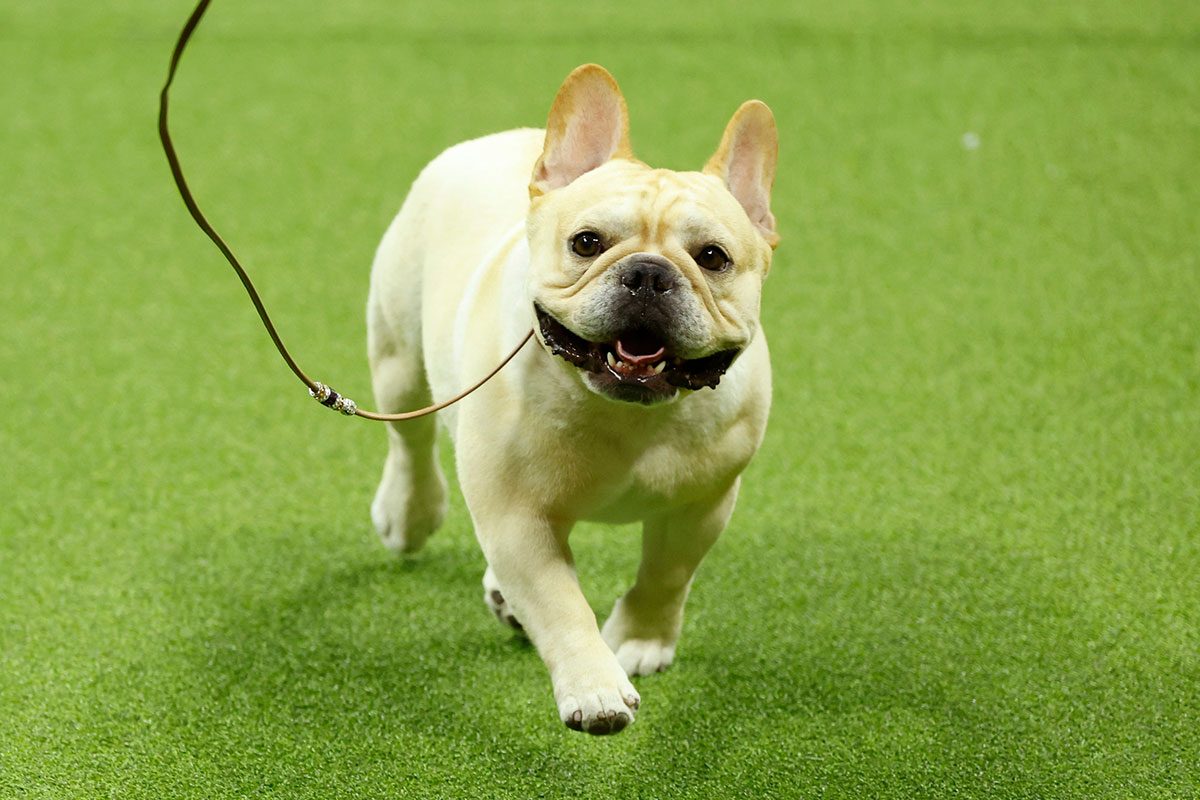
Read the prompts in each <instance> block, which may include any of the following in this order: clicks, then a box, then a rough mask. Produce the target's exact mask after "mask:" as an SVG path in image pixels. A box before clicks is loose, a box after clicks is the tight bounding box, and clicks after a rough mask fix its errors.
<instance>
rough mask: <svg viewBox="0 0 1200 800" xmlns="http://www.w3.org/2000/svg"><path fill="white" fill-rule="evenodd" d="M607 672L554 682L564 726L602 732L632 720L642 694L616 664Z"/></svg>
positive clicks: (615, 728) (616, 728) (605, 733)
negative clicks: (607, 673)
mask: <svg viewBox="0 0 1200 800" xmlns="http://www.w3.org/2000/svg"><path fill="white" fill-rule="evenodd" d="M613 666H614V667H616V665H615V664H614V665H613ZM610 672H611V673H612V674H611V675H607V676H604V675H593V676H589V677H586V678H583V679H580V680H573V681H556V682H555V687H554V696H555V698H556V699H557V702H558V716H559V718H560V719H561V720H562V721H563V723H564V724H565V725H566V726H567V727H568V728H570V729H571V730H575V731H583V732H584V733H590V734H592V735H594V736H606V735H608V734H610V733H618V732H620V731H622V730H624V729H625V728H626V727H627V726H628V725H629V724H630V723H632V722H633V718H634V715H635V714H636V712H637V710H638V706H639V705H641V702H642V698H641V696H640V695H639V694H638V693H637V690H636V689H634V688H633V684H632V683H630V682H629V679H628V678H626V677H625V674H624V673H623V672H621V671H620V668H615V669H612V670H610Z"/></svg>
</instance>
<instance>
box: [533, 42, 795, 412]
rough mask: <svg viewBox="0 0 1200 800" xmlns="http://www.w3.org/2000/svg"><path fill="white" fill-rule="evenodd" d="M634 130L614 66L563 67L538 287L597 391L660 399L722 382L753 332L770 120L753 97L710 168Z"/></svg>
mask: <svg viewBox="0 0 1200 800" xmlns="http://www.w3.org/2000/svg"><path fill="white" fill-rule="evenodd" d="M627 131H628V122H627V116H626V111H625V103H624V100H623V98H622V97H621V94H620V90H619V89H618V88H617V85H616V83H615V81H613V79H612V76H610V75H609V74H608V73H607V72H605V71H604V70H603V69H601V68H600V67H597V66H594V65H589V66H585V67H580V68H579V69H577V70H575V72H573V73H571V75H570V76H568V78H567V80H566V82H565V83H564V84H563V87H562V88H561V89H560V90H559V93H558V96H557V97H556V98H555V102H554V107H553V108H552V110H551V112H550V119H549V123H548V124H547V130H546V145H545V149H544V151H543V154H542V157H541V159H540V160H539V162H538V164H537V167H536V168H535V171H534V175H533V181H532V183H531V184H530V193H531V195H532V197H533V202H532V207H531V209H530V213H529V219H528V221H527V227H528V233H529V245H530V252H531V271H530V286H529V289H530V295H531V300H532V304H533V313H534V314H535V315H536V317H537V323H538V329H539V333H540V335H541V340H542V344H543V345H544V347H545V348H546V349H547V350H548V351H549V352H550V353H552V354H554V355H555V356H558V357H560V358H562V359H563V360H564V361H565V362H567V363H569V364H570V365H571V367H572V368H574V369H575V370H577V371H578V372H579V374H580V376H581V377H582V379H583V381H584V383H585V384H586V385H587V386H588V387H589V388H590V389H592V390H593V391H595V392H597V393H599V394H602V395H604V396H607V397H610V398H612V399H615V400H621V401H626V402H634V403H643V404H651V403H658V402H663V401H666V400H671V399H673V398H675V397H676V396H677V395H678V392H679V390H680V389H686V390H694V389H701V388H704V387H715V386H716V385H717V384H718V382H719V381H720V379H721V376H722V375H723V374H724V373H725V371H726V370H727V369H728V368H729V366H730V365H731V364H732V363H733V361H734V359H735V358H737V356H738V354H739V353H740V352H741V351H742V350H743V349H745V347H746V346H747V345H748V344H749V343H750V341H751V339H752V338H753V336H754V334H755V332H756V330H757V327H758V313H759V298H760V295H761V289H762V282H763V279H764V278H765V277H766V274H767V271H768V269H769V268H770V264H771V253H772V248H773V247H774V245H775V243H776V242H777V241H778V237H777V236H776V234H775V221H774V218H773V217H772V216H771V212H770V209H769V196H770V187H771V182H772V179H773V177H774V167H775V151H776V135H775V123H774V119H773V117H772V116H771V112H770V110H769V109H768V108H767V107H766V106H765V105H763V104H762V103H759V102H757V101H751V102H748V103H746V104H744V105H743V106H742V107H741V108H740V109H738V112H737V113H736V114H735V115H734V117H733V119H732V120H731V121H730V122H729V125H728V127H727V128H726V131H725V136H724V138H723V140H722V142H721V145H720V147H719V148H718V149H717V152H716V154H715V155H714V156H713V157H712V159H710V160H709V162H708V164H707V165H705V167H704V170H703V171H701V172H673V171H671V170H663V169H652V168H650V167H648V166H647V165H645V164H643V163H642V162H640V161H637V160H636V159H634V158H633V155H632V152H631V151H630V149H629V140H628V132H627Z"/></svg>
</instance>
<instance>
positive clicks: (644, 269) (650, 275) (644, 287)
mask: <svg viewBox="0 0 1200 800" xmlns="http://www.w3.org/2000/svg"><path fill="white" fill-rule="evenodd" d="M665 261H666V259H663V260H662V261H659V260H657V259H656V260H653V261H651V260H649V259H639V260H637V261H633V262H631V263H630V264H629V265H628V266H626V267H625V269H624V271H623V272H622V273H621V285H622V286H624V287H625V288H626V289H628V290H629V291H630V293H631V294H633V295H634V296H640V297H647V298H650V297H655V296H657V295H660V294H666V293H667V292H669V291H671V290H672V289H674V288H675V270H674V269H673V268H672V267H671V266H670V264H669V263H663V262H665Z"/></svg>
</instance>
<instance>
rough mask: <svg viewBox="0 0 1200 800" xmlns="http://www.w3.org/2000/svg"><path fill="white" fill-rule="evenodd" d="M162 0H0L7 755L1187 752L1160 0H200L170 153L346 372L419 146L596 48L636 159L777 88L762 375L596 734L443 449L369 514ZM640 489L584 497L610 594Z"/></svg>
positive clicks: (1199, 457)
mask: <svg viewBox="0 0 1200 800" xmlns="http://www.w3.org/2000/svg"><path fill="white" fill-rule="evenodd" d="M189 11H190V5H189V3H188V2H187V1H186V0H170V2H159V1H157V0H155V1H152V0H136V1H135V0H114V1H113V2H106V3H96V4H87V3H79V2H73V0H39V2H25V1H24V0H0V108H2V109H3V112H2V113H3V124H0V269H2V270H3V274H2V278H3V281H2V284H0V286H2V288H0V381H2V385H3V394H4V399H3V401H2V402H3V410H2V411H0V797H2V798H26V797H28V798H50V797H56V798H57V797H77V798H101V797H112V798H215V797H286V798H368V797H369V798H384V797H405V798H409V797H411V798H424V797H430V798H474V797H479V798H530V797H615V798H627V797H643V798H679V797H712V798H743V797H745V798H753V797H783V798H791V797H797V798H855V799H857V798H904V799H906V800H907V799H908V798H1088V799H1089V800H1092V799H1095V798H1113V799H1114V800H1116V799H1118V798H1121V799H1124V798H1137V799H1138V800H1142V799H1144V798H1151V799H1157V798H1190V797H1197V796H1198V795H1200V788H1198V787H1200V732H1198V730H1200V668H1198V667H1200V662H1198V653H1200V257H1198V253H1200V213H1198V212H1197V208H1198V207H1200V169H1198V162H1197V159H1198V156H1200V77H1198V76H1200V7H1198V6H1197V5H1196V4H1195V3H1191V2H1177V3H1169V2H1147V3H1130V2H1126V1H1125V0H1101V1H1100V2H1087V3H1085V2H1068V3H1060V4H1044V3H1033V2H1013V3H995V2H967V3H962V2H952V1H951V0H947V1H946V2H934V1H932V0H931V1H930V2H918V3H911V2H902V0H887V1H886V2H878V3H876V2H865V0H855V1H854V2H850V3H844V4H829V7H828V8H821V7H819V6H816V5H812V6H809V5H801V4H797V3H791V2H782V1H781V0H780V1H779V2H766V0H764V1H763V2H755V3H752V4H741V3H739V4H734V3H729V4H709V3H694V2H684V0H672V2H666V3H658V2H642V3H629V4H575V3H571V4H568V3H562V4H546V5H542V4H537V3H532V2H528V1H527V0H522V2H504V3H490V2H483V0H479V2H475V3H458V2H453V3H444V4H437V3H411V4H409V3H396V2H391V1H390V0H353V2H340V3H318V2H315V0H306V2H266V1H265V0H264V1H262V2H253V3H249V2H232V0H228V1H224V0H222V1H219V2H217V3H216V4H215V5H214V6H213V8H212V10H211V12H210V18H209V19H208V20H207V21H206V22H205V24H204V26H203V27H202V29H201V31H200V33H199V35H198V37H197V39H196V41H195V42H194V46H193V49H192V51H191V52H189V54H188V56H187V58H186V59H185V62H184V65H183V71H182V75H181V77H180V80H179V83H178V86H177V95H176V97H175V104H176V105H175V125H176V128H177V144H178V146H179V148H180V151H181V154H182V157H183V159H184V163H185V165H186V166H187V168H188V170H189V174H190V176H191V178H192V181H193V184H194V189H195V191H196V192H197V195H198V196H199V197H200V199H201V202H202V203H203V205H204V206H205V208H206V209H207V210H208V211H209V213H210V215H211V216H212V218H213V220H214V221H215V222H216V223H217V225H218V226H219V227H220V228H221V229H222V231H223V232H224V233H225V234H226V235H227V237H228V238H229V240H230V241H231V242H232V243H233V245H234V247H235V248H236V250H237V251H238V252H239V254H240V255H241V256H242V257H243V258H244V260H245V262H246V263H247V264H248V265H249V266H250V267H251V269H252V271H253V273H254V274H255V276H256V278H257V279H258V281H259V282H260V285H261V288H262V290H263V292H264V293H265V295H266V298H267V300H268V303H269V304H270V306H271V308H272V310H273V312H274V313H275V314H276V315H277V318H278V321H279V324H280V326H281V328H282V329H283V332H284V335H285V336H286V338H287V339H288V341H289V343H290V344H291V346H292V347H293V348H294V350H295V352H296V353H297V354H299V356H300V358H301V360H302V362H303V364H304V365H305V368H306V369H307V370H309V371H310V372H312V373H313V374H315V375H317V376H318V377H320V378H322V379H326V380H328V381H329V382H332V383H334V384H335V385H337V386H338V387H339V388H340V389H344V390H345V391H346V392H347V393H348V394H350V395H351V396H353V397H357V398H359V399H360V400H362V401H365V400H367V399H368V398H369V396H370V392H369V388H368V387H369V383H368V373H367V368H366V364H365V356H364V331H363V324H362V310H363V303H364V300H365V296H366V283H367V273H368V268H369V263H370V259H371V255H372V252H373V249H374V247H375V245H376V243H377V242H378V239H379V237H380V235H381V234H382V232H383V230H384V228H385V227H386V225H387V224H388V222H389V221H390V219H391V216H392V215H393V214H394V212H395V210H396V209H397V207H398V206H399V204H400V202H401V199H402V198H403V196H404V193H405V190H406V188H407V186H408V184H409V182H410V181H411V180H412V178H413V177H414V176H415V174H416V173H417V171H418V170H419V169H420V167H421V166H422V165H423V164H424V163H425V162H426V161H427V160H428V159H429V158H431V157H432V156H434V155H435V154H436V153H437V152H439V151H440V150H441V149H442V148H444V147H446V146H448V145H450V144H452V143H454V142H456V141H460V140H462V139H465V138H469V137H473V136H476V135H480V134H484V133H487V132H491V131H494V130H500V129H504V128H509V127H515V126H520V125H538V124H540V123H541V122H542V121H543V120H544V118H545V113H546V111H547V109H548V107H549V102H550V99H551V97H552V96H553V93H554V91H555V89H556V88H557V86H558V83H559V82H560V80H561V79H562V77H563V76H564V75H565V74H566V73H567V72H568V71H569V70H570V69H571V68H572V67H574V66H576V65H577V64H579V63H582V62H586V61H598V62H601V63H603V64H605V65H606V66H607V67H609V68H610V69H611V70H612V71H613V72H614V73H615V74H616V76H617V78H618V79H619V80H620V81H621V83H622V85H623V87H624V89H625V92H626V95H627V98H628V100H629V105H630V109H631V113H632V118H633V138H634V144H635V147H636V148H637V150H638V152H639V154H640V155H641V156H642V157H643V158H645V159H646V160H648V161H650V162H651V163H654V164H657V165H662V166H669V167H674V168H695V167H697V166H699V165H700V164H701V163H702V162H703V160H704V159H705V158H706V157H707V156H708V154H709V153H710V152H711V150H712V148H713V147H714V146H715V144H716V141H717V139H718V137H719V135H720V132H721V130H722V127H723V125H724V123H725V121H726V120H727V118H728V116H729V114H730V113H731V112H732V111H733V110H734V109H735V108H736V107H737V105H738V104H739V103H740V102H741V101H742V100H744V99H746V98H749V97H754V96H757V97H761V98H763V99H765V100H766V101H768V102H769V103H770V104H771V105H772V106H773V107H774V109H775V112H776V114H777V116H778V120H779V125H780V137H781V140H782V153H781V160H780V172H779V176H778V180H777V191H776V194H775V213H776V215H777V216H778V218H779V222H780V227H781V229H782V232H783V235H784V241H783V244H782V246H781V247H780V249H779V250H778V253H777V256H776V262H775V267H774V270H773V271H772V274H771V277H770V280H769V281H768V283H767V287H766V292H765V299H764V308H763V317H764V325H765V327H766V330H767V331H768V332H769V334H770V336H771V342H772V350H773V359H774V368H775V386H776V393H775V406H774V411H773V416H772V421H771V427H770V430H769V432H768V435H767V439H766V443H765V444H764V446H763V449H762V451H761V453H760V454H759V456H758V458H757V460H756V461H755V462H754V464H753V465H752V466H751V468H750V470H749V472H748V473H747V476H746V481H745V483H744V489H743V492H742V497H741V501H740V505H739V507H738V509H737V512H736V513H735V515H734V518H733V521H732V523H731V525H730V527H729V529H728V531H727V532H726V534H725V536H724V537H723V539H722V540H721V542H720V543H719V544H718V546H717V547H716V548H715V549H714V551H713V552H712V554H711V555H710V556H709V559H708V560H707V561H706V562H705V564H704V565H703V567H702V569H701V571H700V574H699V576H698V578H697V581H696V585H695V590H694V592H693V595H692V599H691V602H690V605H689V609H688V612H689V613H688V618H687V622H686V626H685V632H684V637H683V639H682V641H681V644H680V647H679V652H678V661H677V663H676V665H675V666H674V667H673V668H672V669H671V670H670V671H669V672H668V673H665V674H663V675H659V676H654V677H650V678H642V679H638V680H637V681H636V683H637V685H638V688H639V690H640V691H641V693H642V696H643V701H644V702H643V710H642V712H641V713H640V714H639V716H638V719H637V722H636V724H635V725H634V726H633V727H632V728H630V729H629V730H628V731H626V732H625V733H623V734H621V735H620V736H618V737H612V738H607V739H594V738H589V737H586V736H583V735H580V734H575V733H572V732H570V731H568V730H566V729H565V728H563V727H562V726H561V725H560V723H559V722H558V720H557V717H556V713H555V710H554V706H553V702H552V699H551V695H550V687H549V682H548V680H547V677H546V675H545V672H544V670H543V667H542V665H541V663H540V661H539V660H538V658H537V656H536V654H535V653H534V652H533V650H532V649H531V648H530V647H529V646H527V645H525V644H522V643H521V641H520V640H518V639H515V638H513V636H512V635H511V634H510V633H509V632H507V631H505V630H503V629H501V628H499V627H498V626H497V625H496V623H495V620H494V619H493V618H492V617H491V615H490V614H488V613H487V611H486V610H485V608H484V606H483V604H482V602H481V601H480V594H481V591H480V586H479V579H480V575H481V573H482V570H483V566H484V565H483V560H482V557H481V556H480V554H479V552H478V550H477V547H476V544H475V542H474V539H473V535H472V532H471V529H470V524H469V520H468V516H467V514H466V512H465V509H464V507H463V505H462V501H461V498H459V497H458V496H457V495H456V496H455V497H454V500H453V502H452V507H451V513H450V516H449V519H448V521H447V524H446V526H445V528H444V529H443V530H442V531H441V532H440V533H439V534H438V535H437V536H436V537H435V538H434V539H433V540H432V541H431V543H430V545H429V547H428V549H427V550H426V551H425V552H424V553H422V554H421V555H420V556H418V557H416V558H413V559H410V560H397V559H395V558H393V557H391V556H389V555H388V554H387V553H386V552H385V551H384V550H383V549H382V548H381V547H380V546H379V544H378V543H377V541H376V537H375V534H374V532H373V530H372V528H371V525H370V522H369V518H368V514H367V509H368V504H369V501H370V497H371V495H372V492H373V490H374V487H375V484H376V481H377V479H378V470H379V467H380V465H381V460H382V457H383V453H384V440H383V431H382V430H381V429H380V428H378V427H376V426H374V425H371V424H368V423H365V422H362V421H359V420H345V419H342V418H340V417H338V416H336V415H334V414H331V413H329V412H326V411H323V410H321V409H319V408H317V407H315V406H314V405H313V404H311V401H309V400H308V399H307V398H306V397H305V395H304V392H303V390H302V389H301V388H300V387H299V385H298V384H297V383H296V382H295V381H294V380H293V378H292V377H291V375H290V374H288V372H287V371H286V369H285V368H284V366H283V365H282V364H281V363H280V362H279V361H278V359H277V357H276V355H275V353H274V351H273V350H272V348H271V346H270V343H269V341H268V340H267V338H266V336H265V334H264V333H263V332H262V330H261V329H260V327H259V323H258V321H257V318H256V317H255V316H254V314H253V311H252V309H251V307H250V306H249V304H248V303H247V302H246V300H245V298H244V296H243V295H242V294H241V289H240V287H239V285H238V284H237V281H236V280H235V278H234V276H233V274H232V273H231V272H230V271H229V270H228V267H227V266H226V265H225V264H224V262H223V261H222V260H221V259H220V257H219V255H218V254H217V253H216V252H215V250H213V249H212V248H211V246H210V245H209V244H208V242H207V241H206V240H204V239H203V238H202V236H201V235H200V234H199V233H198V231H196V230H195V228H194V227H193V226H192V224H191V222H190V220H189V219H188V218H187V217H186V215H185V212H184V210H183V208H182V205H181V204H180V202H179V200H178V198H177V196H176V194H175V190H174V188H173V186H172V185H171V182H170V178H169V175H168V173H167V170H166V167H165V163H164V160H163V158H162V156H161V154H160V153H159V151H158V146H157V141H156V138H155V133H154V116H155V111H156V107H155V105H156V93H157V90H158V86H159V83H160V81H161V79H162V77H163V75H164V72H165V67H166V60H167V55H168V53H169V50H170V47H171V45H172V43H173V40H174V36H175V33H176V31H177V29H178V26H179V25H180V24H181V23H182V21H183V19H184V18H185V17H186V16H187V14H188V12H189ZM464 223H465V224H464V231H463V235H470V228H469V221H464ZM447 464H448V465H449V458H447ZM637 539H638V532H637V530H636V529H635V528H632V527H624V528H606V527H602V526H583V527H582V528H580V529H579V530H578V531H577V534H576V537H575V542H576V550H577V555H578V560H579V562H580V567H581V574H582V579H583V582H584V585H585V589H586V591H587V593H588V596H589V598H590V599H591V601H592V603H593V606H594V607H595V608H596V610H597V612H598V613H599V614H601V615H603V614H605V613H607V611H608V609H609V607H610V605H611V602H612V600H613V598H615V597H616V596H617V594H618V593H620V592H621V591H622V590H623V588H624V587H625V586H626V583H627V581H628V580H629V579H630V577H631V576H632V573H633V570H634V567H635V564H636V553H637Z"/></svg>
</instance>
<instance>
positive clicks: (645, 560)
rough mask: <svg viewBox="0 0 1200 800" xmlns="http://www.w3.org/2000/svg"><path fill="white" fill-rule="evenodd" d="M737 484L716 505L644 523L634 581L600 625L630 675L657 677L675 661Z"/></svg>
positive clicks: (697, 506) (679, 511) (690, 508)
mask: <svg viewBox="0 0 1200 800" xmlns="http://www.w3.org/2000/svg"><path fill="white" fill-rule="evenodd" d="M739 480H740V479H739ZM739 480H735V481H734V482H733V484H732V485H731V486H730V487H729V489H728V490H727V491H725V492H724V493H722V494H719V495H718V496H717V497H716V499H715V500H712V501H708V502H702V503H697V504H693V505H689V506H686V507H684V508H682V509H677V510H675V511H673V512H670V513H667V514H664V515H661V516H657V517H652V518H649V519H647V520H646V521H645V522H644V523H643V525H642V563H641V565H640V566H639V567H638V575H637V580H636V581H635V582H634V584H633V587H632V588H631V589H630V590H629V591H628V592H626V593H625V596H624V597H622V598H620V599H619V600H617V602H616V605H615V606H613V611H612V614H611V615H609V618H608V621H607V622H605V623H604V640H605V641H606V642H608V645H609V647H611V648H612V651H613V652H614V653H616V655H617V660H618V661H619V663H620V664H621V667H622V668H624V670H625V671H626V673H628V674H629V675H648V674H650V673H652V672H659V671H661V670H664V669H666V668H667V667H669V666H670V665H671V661H672V660H674V658H675V644H676V642H678V641H679V633H680V631H681V630H682V628H683V604H684V602H685V601H686V600H687V595H688V589H689V588H690V587H691V583H692V575H693V574H694V573H695V571H696V567H698V566H699V565H700V561H701V560H702V559H703V558H704V555H705V553H707V552H708V550H709V548H710V547H712V545H713V543H714V542H715V541H716V540H717V537H718V536H720V535H721V531H723V530H724V529H725V524H726V523H727V522H728V521H729V515H730V514H731V513H732V512H733V505H734V502H735V501H736V500H737V492H738V483H739Z"/></svg>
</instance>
